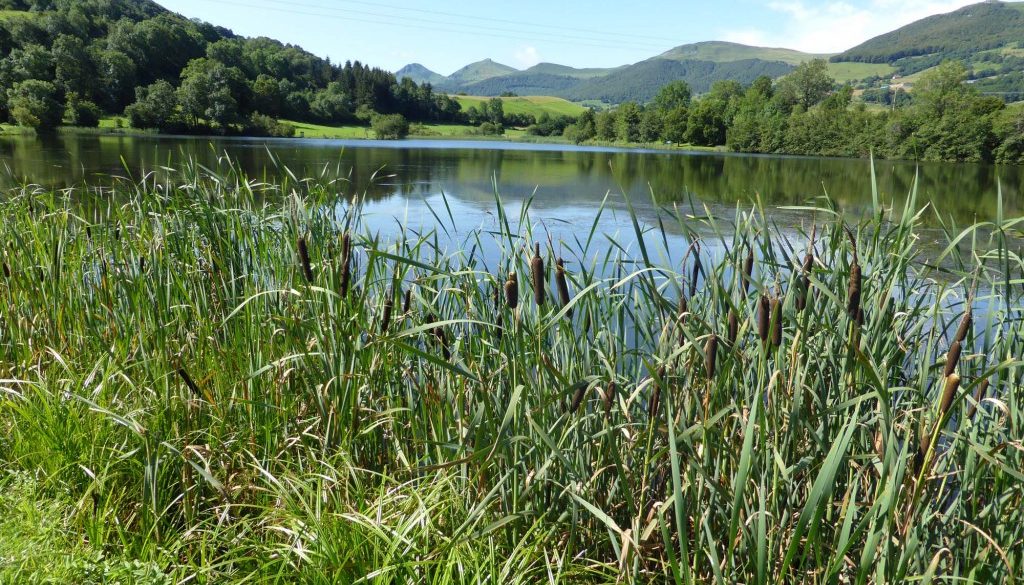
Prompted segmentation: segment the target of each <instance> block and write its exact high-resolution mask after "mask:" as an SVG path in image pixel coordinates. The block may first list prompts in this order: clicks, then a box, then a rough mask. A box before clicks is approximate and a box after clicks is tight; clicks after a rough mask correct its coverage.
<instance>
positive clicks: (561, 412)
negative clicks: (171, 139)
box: [0, 168, 1024, 584]
mask: <svg viewBox="0 0 1024 585" xmlns="http://www.w3.org/2000/svg"><path fill="white" fill-rule="evenodd" d="M218 173H219V174H218V175H217V176H210V175H209V174H206V171H200V170H198V169H183V170H182V171H180V172H179V173H177V174H172V175H171V178H170V179H167V180H166V182H165V183H159V182H156V183H154V181H158V180H157V179H153V178H150V179H148V180H146V181H144V182H140V183H131V182H127V181H126V182H121V183H119V184H117V185H116V186H115V188H114V190H113V191H110V190H106V191H104V192H103V193H101V194H96V195H91V194H89V193H86V192H76V193H67V192H59V193H54V192H49V191H46V190H41V189H34V188H26V189H24V190H13V191H10V192H7V193H5V194H4V196H3V197H2V198H0V212H2V213H3V216H4V218H5V221H4V222H3V223H2V224H0V241H2V242H3V243H4V245H3V252H2V254H3V256H2V264H3V266H2V274H0V277H2V280H0V296H3V298H4V302H3V303H0V325H2V326H0V582H4V583H7V582H11V583H24V582H30V583H31V582H38V583H43V582H75V583H109V582H115V581H116V582H124V583H128V582H132V583H165V582H166V583H171V582H195V583H271V582H288V583H324V584H326V583H370V582H372V583H424V582H429V583H481V582H494V583H541V582H545V583H648V582H677V583H735V582H745V583H794V582H806V583H869V582H871V583H876V582H877V583H880V582H920V583H935V582H939V581H943V582H958V583H959V582H975V583H993V582H1006V583H1010V582H1013V580H1014V579H1021V578H1022V577H1024V564H1022V563H1024V548H1022V547H1021V546H1019V544H1020V542H1022V539H1024V506H1022V504H1024V473H1022V464H1024V445H1022V443H1021V434H1020V432H1019V431H1020V429H1021V428H1022V425H1024V409H1022V404H1021V400H1022V398H1024V396H1022V393H1021V389H1022V386H1021V381H1022V374H1024V363H1022V362H1021V361H1020V360H1021V356H1022V355H1024V325H1022V322H1021V315H1020V312H1019V307H1020V302H1021V280H1020V274H1021V272H1022V268H1024V265H1022V263H1021V260H1020V243H1019V242H1015V241H1013V240H1009V239H1007V236H1006V235H1005V234H1006V233H1007V230H1010V229H1012V228H1014V227H1015V226H1016V227H1018V228H1019V225H1020V223H1021V222H1022V221H1024V220H1022V219H1021V218H1002V217H1000V218H998V219H997V221H995V222H993V223H990V224H987V225H978V226H972V227H967V228H963V227H962V226H961V227H957V228H953V227H952V226H949V230H948V232H947V233H946V234H945V239H946V240H947V241H948V242H949V245H948V247H947V245H946V244H945V243H940V244H938V245H937V247H931V248H928V249H927V250H924V249H922V248H921V247H920V246H921V245H922V241H925V240H926V239H925V238H923V237H922V234H920V233H918V229H917V221H918V220H917V219H916V218H915V213H916V212H917V210H916V209H915V208H914V204H913V202H911V203H910V205H909V209H906V210H897V212H898V213H895V212H894V213H891V214H890V213H888V212H886V211H885V210H884V209H883V207H882V205H881V204H878V205H876V214H875V215H874V216H873V217H871V218H868V219H863V220H857V219H853V218H847V219H846V220H844V219H843V218H842V217H839V216H838V215H836V214H835V213H834V212H833V211H832V210H830V209H829V208H828V205H827V204H823V205H822V207H821V208H820V209H819V210H818V211H817V212H816V216H817V218H818V222H817V229H816V231H813V232H812V233H807V232H806V231H801V232H798V233H797V234H796V235H794V234H793V233H792V232H790V233H789V236H788V237H787V238H783V237H782V234H780V233H779V232H778V231H777V230H776V229H775V228H774V227H773V223H772V221H771V216H770V215H767V214H766V213H765V211H764V210H762V209H758V208H754V209H751V210H749V211H747V210H739V211H737V212H736V213H735V215H733V216H727V217H721V216H719V217H711V216H704V215H701V214H699V213H698V214H696V215H693V216H691V215H687V214H683V213H681V212H677V211H675V210H673V209H665V210H663V211H662V213H661V222H662V224H661V225H662V226H663V227H662V229H665V228H664V226H667V225H671V226H672V230H671V231H672V232H675V233H682V234H684V235H685V236H686V237H687V238H688V239H689V240H691V241H693V242H695V245H694V246H693V247H691V248H690V249H689V251H687V252H686V253H685V259H683V260H677V261H675V262H673V264H672V265H666V264H662V263H658V262H656V261H655V258H658V257H663V254H664V253H665V251H664V250H661V249H660V248H662V247H664V245H667V244H663V242H668V233H667V232H659V231H658V230H652V229H651V228H649V227H644V226H642V225H641V224H640V222H639V219H638V218H637V217H636V216H632V215H631V217H632V219H633V223H634V225H635V226H636V230H637V235H638V236H639V235H641V232H646V237H645V238H642V240H641V241H642V242H644V243H643V244H641V245H639V246H637V247H630V248H629V250H630V251H629V252H627V244H626V243H625V242H622V243H618V242H611V243H608V242H607V240H606V239H605V237H604V236H603V235H602V234H600V233H597V232H596V231H594V230H592V231H590V232H589V233H580V234H578V236H579V237H578V239H576V240H575V241H566V242H553V243H551V244H550V245H549V243H548V242H547V241H546V239H545V236H544V234H542V233H532V232H531V231H530V228H529V227H528V226H530V225H531V222H530V205H529V202H527V204H526V205H523V206H522V215H521V216H520V217H508V216H506V215H505V212H504V209H505V207H504V206H503V205H502V202H501V200H500V197H496V199H495V212H496V218H497V225H498V229H496V230H495V231H493V232H481V231H471V232H464V231H463V232H461V233H462V235H460V236H457V237H458V238H461V239H458V240H456V241H455V243H453V245H452V246H451V247H450V248H447V249H442V248H441V247H439V245H438V244H437V242H439V241H441V237H442V235H443V234H444V233H456V232H458V230H456V229H454V228H455V226H449V225H447V222H446V221H445V220H443V219H442V220H439V221H440V224H441V225H440V227H439V228H438V232H437V233H427V234H422V235H419V236H414V235H412V234H406V235H399V236H397V237H395V238H391V239H384V238H381V237H380V236H379V235H377V234H376V233H373V232H370V231H369V230H367V229H365V228H364V227H363V226H362V224H361V220H360V215H361V208H360V204H359V203H358V198H353V199H351V200H348V201H341V202H339V200H338V198H337V197H338V196H337V193H338V191H339V189H340V190H344V185H345V182H344V181H337V182H335V181H329V180H326V179H317V180H314V179H306V180H287V181H284V182H282V183H280V184H265V183H261V182H258V181H250V180H248V178H247V177H244V176H241V175H239V174H238V173H237V172H235V171H234V170H232V169H227V168H225V169H220V170H219V171H218ZM655 203H656V202H655ZM517 207H518V206H517ZM436 211H437V213H438V217H439V218H444V217H445V211H444V210H443V209H438V210H436ZM608 212H610V210H605V211H601V212H600V213H608ZM920 213H932V211H931V210H925V211H921V212H920ZM453 221H454V220H453ZM513 225H523V226H527V227H524V228H523V229H522V230H519V229H513V228H512V226H513ZM595 225H596V223H595ZM808 231H810V230H808ZM933 240H934V236H933V235H929V237H928V238H927V241H933ZM535 242H541V244H540V245H539V247H538V250H539V256H534V251H533V250H534V246H533V244H534V243H535ZM716 242H717V244H716ZM485 243H486V244H490V245H493V247H495V248H496V249H497V250H498V258H499V259H498V260H496V261H492V264H493V265H483V264H481V263H480V262H478V259H479V258H480V256H479V254H478V251H479V250H481V249H482V248H483V246H484V244H485ZM954 244H956V245H954ZM551 246H554V249H555V250H562V252H561V253H562V254H563V255H564V256H565V262H564V269H563V268H562V267H560V266H558V265H557V264H556V257H555V256H554V250H553V249H552V247H551ZM716 246H724V251H723V252H721V253H716V254H714V255H712V254H710V253H709V251H710V250H711V249H714V248H715V247H716ZM673 253H674V254H675V256H674V257H675V258H677V259H678V258H682V257H683V256H684V250H683V249H679V250H674V251H673ZM936 267H941V268H936ZM513 272H514V273H515V275H516V276H513ZM971 295H974V300H975V303H976V304H977V306H978V307H984V310H981V309H980V308H979V309H977V312H976V313H974V314H973V318H972V316H971V312H970V311H969V310H968V309H967V308H968V307H969V306H970V305H969V304H967V303H965V299H967V298H968V297H969V296H971ZM680 299H682V301H681V300H680ZM962 323H968V324H972V325H973V326H961V324H962Z"/></svg>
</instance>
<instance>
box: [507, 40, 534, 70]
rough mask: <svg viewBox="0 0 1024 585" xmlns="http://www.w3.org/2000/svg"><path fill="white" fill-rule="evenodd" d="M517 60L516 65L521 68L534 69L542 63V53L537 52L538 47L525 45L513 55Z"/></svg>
mask: <svg viewBox="0 0 1024 585" xmlns="http://www.w3.org/2000/svg"><path fill="white" fill-rule="evenodd" d="M512 57H513V58H514V59H515V62H516V65H519V66H520V67H524V68H525V67H533V66H534V65H536V64H537V63H540V52H539V51H537V47H531V46H528V45H524V46H522V47H519V48H518V49H516V52H515V53H514V54H513V55H512Z"/></svg>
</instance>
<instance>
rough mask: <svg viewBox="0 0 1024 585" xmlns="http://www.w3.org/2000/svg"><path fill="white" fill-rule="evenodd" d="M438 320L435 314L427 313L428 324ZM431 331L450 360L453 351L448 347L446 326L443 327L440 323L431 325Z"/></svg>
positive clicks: (446, 358)
mask: <svg viewBox="0 0 1024 585" xmlns="http://www.w3.org/2000/svg"><path fill="white" fill-rule="evenodd" d="M436 322H437V317H436V316H434V315H433V314H428V315H427V318H426V323H427V324H428V325H429V324H432V323H436ZM430 333H431V334H433V336H434V339H435V340H436V341H437V345H438V346H439V347H440V348H441V354H442V355H444V359H445V361H448V360H450V359H451V358H452V352H451V350H450V349H448V336H447V335H445V332H444V328H442V327H441V326H440V325H438V326H434V327H431V328H430Z"/></svg>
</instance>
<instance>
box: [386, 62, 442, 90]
mask: <svg viewBox="0 0 1024 585" xmlns="http://www.w3.org/2000/svg"><path fill="white" fill-rule="evenodd" d="M395 77H396V78H398V79H402V78H403V77H408V78H409V79H411V80H413V81H415V82H416V83H429V84H431V85H440V84H442V83H444V82H446V81H448V78H447V77H445V76H444V75H441V74H440V73H434V72H433V71H431V70H430V69H427V68H426V67H424V66H423V65H420V64H419V63H410V64H409V65H406V66H405V67H402V68H401V69H399V70H398V71H395Z"/></svg>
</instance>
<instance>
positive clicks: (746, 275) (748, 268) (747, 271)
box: [743, 244, 754, 294]
mask: <svg viewBox="0 0 1024 585" xmlns="http://www.w3.org/2000/svg"><path fill="white" fill-rule="evenodd" d="M753 275H754V249H753V248H751V247H750V245H749V244H748V245H747V259H746V261H744V262H743V294H747V293H749V292H750V280H751V277H753Z"/></svg>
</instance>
